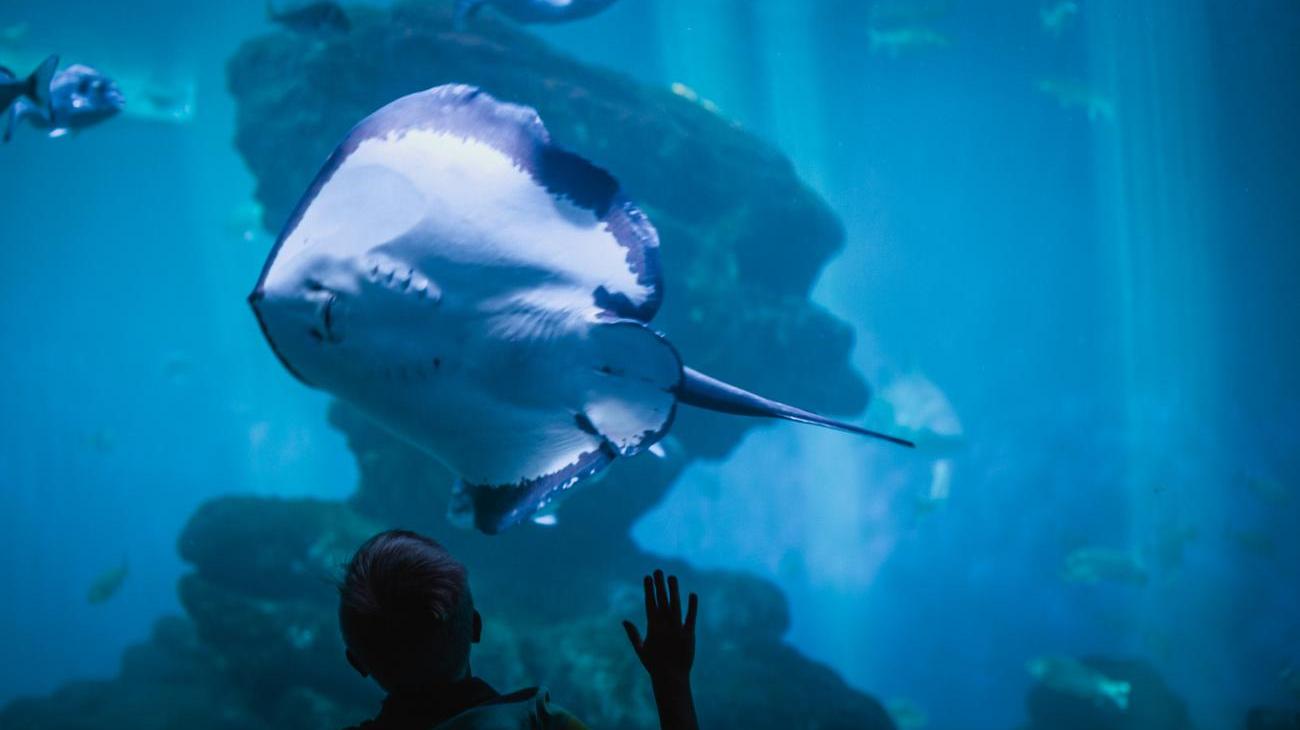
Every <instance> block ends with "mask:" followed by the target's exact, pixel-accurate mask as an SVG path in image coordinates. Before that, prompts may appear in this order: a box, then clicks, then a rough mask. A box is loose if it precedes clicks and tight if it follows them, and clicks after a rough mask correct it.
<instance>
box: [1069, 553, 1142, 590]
mask: <svg viewBox="0 0 1300 730" xmlns="http://www.w3.org/2000/svg"><path fill="white" fill-rule="evenodd" d="M1064 578H1065V580H1066V581H1067V582H1069V583H1083V584H1088V585H1092V584H1096V583H1101V582H1103V581H1105V582H1109V583H1128V584H1131V585H1145V584H1146V582H1147V571H1146V568H1144V567H1142V564H1141V563H1139V562H1138V560H1137V558H1136V557H1134V556H1133V554H1132V553H1130V552H1128V551H1126V550H1117V549H1115V548H1106V547H1082V548H1078V549H1077V550H1074V551H1071V552H1070V554H1069V555H1067V556H1066V557H1065V568H1064Z"/></svg>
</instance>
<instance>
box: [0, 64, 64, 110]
mask: <svg viewBox="0 0 1300 730" xmlns="http://www.w3.org/2000/svg"><path fill="white" fill-rule="evenodd" d="M58 67H59V57H58V56H50V57H49V58H47V59H45V60H44V61H42V62H41V65H40V66H37V67H36V70H35V71H32V72H31V74H30V75H28V76H27V78H25V79H19V78H18V77H17V76H16V75H15V74H14V73H13V72H12V71H10V70H9V69H7V68H5V67H4V66H0V114H3V113H4V112H5V111H7V110H8V109H9V105H10V104H13V103H14V102H15V101H18V99H19V98H20V97H24V96H25V97H27V98H28V99H30V100H31V101H32V102H33V103H34V104H36V105H37V106H39V107H41V108H42V109H49V107H50V82H51V81H53V80H54V71H55V70H56V69H58Z"/></svg>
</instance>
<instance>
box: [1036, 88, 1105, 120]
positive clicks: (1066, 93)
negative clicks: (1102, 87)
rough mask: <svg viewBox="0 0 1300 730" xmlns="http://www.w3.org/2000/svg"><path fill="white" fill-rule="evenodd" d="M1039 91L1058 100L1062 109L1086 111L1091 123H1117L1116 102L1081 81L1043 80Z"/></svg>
mask: <svg viewBox="0 0 1300 730" xmlns="http://www.w3.org/2000/svg"><path fill="white" fill-rule="evenodd" d="M1038 90H1039V91H1041V92H1043V93H1044V94H1047V95H1048V96H1050V97H1052V98H1053V99H1056V101H1057V103H1058V104H1060V105H1061V108H1062V109H1082V110H1084V111H1085V112H1087V113H1088V121H1090V122H1095V121H1097V120H1098V119H1100V120H1102V121H1105V122H1114V121H1115V102H1114V101H1113V100H1112V99H1111V98H1110V97H1108V96H1105V95H1103V94H1102V93H1100V92H1098V91H1096V90H1095V89H1092V88H1090V87H1089V86H1088V85H1087V84H1084V83H1082V82H1080V81H1072V80H1069V79H1043V80H1042V81H1039V82H1038Z"/></svg>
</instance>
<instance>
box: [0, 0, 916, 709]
mask: <svg viewBox="0 0 1300 730" xmlns="http://www.w3.org/2000/svg"><path fill="white" fill-rule="evenodd" d="M450 6H451V3H450V2H430V1H427V0H422V1H421V2H412V3H406V4H402V3H399V4H397V5H395V6H394V7H393V8H392V9H391V10H379V9H372V8H360V7H358V8H353V9H350V10H349V12H350V14H351V16H352V19H353V28H352V30H351V32H349V33H347V34H342V35H337V36H329V37H315V36H310V35H300V34H294V33H291V32H287V31H283V32H275V33H270V34H267V35H264V36H261V37H257V38H254V39H251V40H249V41H247V42H246V43H245V44H244V45H243V46H242V47H241V48H240V49H239V50H238V52H237V53H236V54H235V56H234V57H233V58H232V59H231V61H230V63H229V68H228V77H229V85H230V90H231V92H232V93H233V94H234V96H235V97H236V99H237V101H238V133H237V137H236V146H237V148H238V150H239V152H240V153H241V154H242V155H243V158H244V160H245V161H246V163H247V165H248V167H249V168H250V169H251V170H252V172H253V173H254V175H255V176H256V178H257V197H258V200H259V202H260V203H261V204H262V206H263V208H264V210H265V220H264V223H265V224H266V226H267V227H268V229H271V230H275V229H277V228H278V226H279V225H280V224H281V222H283V221H284V220H285V219H286V218H287V217H288V215H289V212H290V210H291V208H292V207H293V205H294V204H295V203H296V201H297V198H298V196H299V195H300V194H301V192H302V191H303V190H304V189H305V187H306V186H307V184H308V183H309V182H310V180H311V179H312V178H313V177H314V176H315V174H316V172H317V170H318V169H319V167H320V165H321V163H322V161H323V160H324V159H325V158H326V156H327V155H328V154H329V152H330V151H331V150H332V148H333V146H334V145H335V144H336V143H337V141H338V140H339V139H340V138H341V137H342V136H343V135H344V134H345V133H346V131H347V130H348V129H349V128H350V127H351V126H352V125H353V124H354V123H356V122H357V121H358V120H359V119H361V118H362V117H363V116H365V115H366V114H368V113H369V112H371V111H373V110H374V109H376V108H378V107H379V106H381V105H383V104H384V103H386V102H388V101H390V100H392V99H393V98H396V97H398V96H400V95H403V94H407V93H411V92H414V91H418V90H422V89H425V88H428V87H431V86H434V85H438V84H442V83H448V82H461V83H468V84H474V85H478V86H480V87H482V88H484V89H485V90H487V91H488V92H490V93H492V94H493V95H494V96H497V97H498V98H500V99H503V100H508V101H513V102H518V103H522V104H527V105H529V106H532V107H535V108H536V109H537V110H538V111H539V113H540V114H541V116H542V118H543V119H544V120H545V121H546V124H547V126H548V127H549V129H550V132H551V134H552V136H553V137H554V138H555V139H556V140H557V141H558V142H560V143H561V144H563V145H565V146H566V147H568V148H570V149H573V150H574V151H576V152H578V153H580V154H583V155H585V156H587V157H588V158H590V159H592V160H594V161H595V162H597V163H598V164H600V165H602V166H603V167H605V168H607V169H609V170H610V171H612V172H613V173H614V174H615V175H616V176H617V177H619V178H620V180H621V181H622V183H623V185H624V187H625V189H627V190H628V191H629V192H630V194H631V195H632V197H633V198H634V199H635V200H637V201H638V202H639V203H640V204H641V205H642V207H643V208H644V209H645V210H646V212H647V213H648V215H649V216H650V218H651V219H652V220H653V221H654V223H655V224H656V226H657V227H658V229H659V231H660V235H661V239H662V252H663V259H664V270H665V274H666V279H667V280H666V286H665V288H666V291H667V296H666V299H665V304H664V307H663V309H662V311H661V313H660V316H659V318H658V319H657V320H656V322H655V324H656V326H657V327H659V328H660V329H662V330H664V331H665V332H667V333H668V334H669V335H670V336H671V337H672V338H673V340H674V342H675V343H676V344H677V345H678V347H679V349H680V350H681V351H682V353H683V356H684V357H685V358H686V359H687V360H688V361H689V362H691V363H692V364H694V365H696V366H698V367H700V368H701V369H702V370H705V371H706V372H709V373H711V374H714V375H717V376H719V377H722V378H725V379H727V380H729V381H731V382H735V383H737V384H741V385H743V386H745V387H748V388H752V389H754V390H757V391H760V392H763V393H765V394H768V395H771V396H773V397H777V398H780V399H783V400H787V401H790V402H793V403H798V404H800V405H802V406H806V407H810V408H814V409H820V410H823V411H825V412H828V413H837V412H838V413H852V412H856V411H859V410H861V409H862V408H863V407H864V406H865V404H866V401H867V395H868V391H867V387H866V384H865V383H864V382H863V380H862V379H861V377H860V376H859V375H858V374H857V373H856V372H855V371H854V370H853V369H852V367H851V366H850V364H849V360H848V355H849V351H850V347H851V344H852V336H851V332H850V330H849V328H848V327H847V326H846V325H845V324H844V323H842V322H840V321H838V320H836V319H835V318H834V317H832V316H831V315H830V314H829V313H827V312H826V311H824V310H823V309H821V308H819V307H817V306H816V305H814V304H812V303H810V301H809V299H808V294H809V289H810V287H811V285H812V283H813V280H814V277H815V275H816V274H817V272H818V271H819V270H820V269H821V267H823V266H824V265H825V264H826V262H827V260H828V259H829V257H830V256H831V255H832V254H833V253H834V252H835V251H836V250H837V249H838V248H839V247H840V246H841V244H842V237H843V233H842V230H841V228H840V224H839V223H838V221H837V219H836V218H835V216H834V214H833V213H832V212H831V211H830V210H829V209H828V208H827V206H826V205H825V203H824V202H823V201H822V200H821V199H820V198H818V197H817V196H816V195H815V194H814V193H813V192H812V191H810V190H809V189H808V188H807V187H806V186H805V185H804V184H802V183H801V182H800V181H799V179H798V178H797V177H796V175H795V174H794V172H793V169H792V167H791V165H790V164H789V162H788V161H787V160H786V159H785V158H784V157H782V156H781V155H780V154H779V153H778V152H777V151H776V150H774V149H773V148H771V147H770V146H768V145H767V144H765V143H764V142H763V141H761V140H759V139H757V138H756V137H754V136H753V135H750V134H748V133H746V132H745V131H743V130H741V129H740V128H738V127H737V126H736V125H735V124H733V123H731V122H729V121H728V120H726V119H723V118H720V117H718V116H717V115H715V114H714V113H712V112H711V111H709V110H708V109H705V108H703V107H701V106H700V105H698V104H696V103H695V102H693V101H691V100H688V99H685V98H682V97H680V96H677V95H675V94H673V93H671V92H670V91H669V90H667V89H659V88H651V87H647V86H644V85H641V84H638V83H636V82H634V81H632V80H630V79H628V78H625V77H623V76H620V75H618V74H614V73H611V72H608V71H604V70H600V69H594V68H591V67H590V66H587V65H583V64H581V63H579V62H577V61H575V60H572V59H570V58H568V57H566V56H564V55H562V54H560V53H558V52H556V51H554V50H552V49H551V48H549V47H548V46H546V45H545V44H543V43H542V42H540V41H538V40H537V39H536V38H535V37H533V36H531V35H529V34H528V33H526V32H524V31H522V30H520V29H519V28H517V27H515V26H513V25H510V24H508V23H506V22H504V21H502V20H499V19H497V18H495V17H493V16H492V15H491V14H484V16H483V17H481V18H480V19H478V20H477V21H476V22H475V23H474V24H473V26H472V27H471V28H470V29H469V30H468V31H467V32H464V33H458V32H455V31H454V30H453V29H452V25H451V9H450ZM250 326H252V325H251V318H250ZM286 378H287V376H286ZM330 419H331V423H332V424H333V425H334V426H335V427H336V428H338V429H339V430H340V431H341V432H342V433H343V434H345V436H346V438H347V441H348V445H349V448H350V449H351V451H352V452H353V454H354V455H355V457H356V461H357V465H358V470H359V473H360V480H359V484H358V487H357V491H356V493H355V495H354V496H353V497H352V498H351V499H350V500H349V501H347V502H345V503H343V502H328V501H319V500H308V499H301V500H291V501H290V500H276V499H268V498H260V497H257V498H255V497H226V498H222V499H217V500H215V501H212V502H209V503H208V504H205V505H203V506H202V507H201V508H200V509H199V510H198V511H197V512H196V513H195V514H194V515H193V517H192V518H191V519H190V521H189V523H188V525H187V526H186V527H185V529H184V531H183V533H182V535H181V537H180V541H179V548H180V552H181V555H182V557H183V558H184V559H185V560H186V561H187V563H188V564H189V565H190V566H191V567H192V571H191V572H190V573H189V574H187V575H185V576H184V577H183V578H182V579H181V581H180V585H179V594H180V598H181V602H182V605H183V606H184V608H185V611H186V614H187V617H186V618H185V619H180V618H175V619H166V620H164V621H162V622H161V623H159V625H158V630H157V632H156V633H155V636H154V637H153V639H152V640H151V641H149V642H147V643H146V644H144V645H143V646H140V647H137V648H135V649H132V650H131V651H130V652H129V653H128V654H127V656H126V657H125V659H124V663H123V671H122V674H121V676H119V677H118V678H117V679H115V680H112V681H109V682H102V683H93V684H78V685H73V686H69V687H67V688H65V689H63V690H60V691H59V692H58V693H56V694H55V695H53V696H52V697H50V698H45V699H40V700H24V701H21V702H18V703H14V704H12V705H11V706H10V707H9V708H7V709H6V710H4V712H3V714H0V725H3V726H4V727H24V728H26V727H30V728H64V727H67V728H71V727H77V728H98V727H104V728H109V727H126V726H145V727H153V726H157V727H160V728H161V727H187V728H197V729H202V728H217V727H221V728H225V727H245V728H261V727H268V728H269V727H276V728H284V727H290V728H296V727H302V728H308V727H311V728H321V727H331V726H341V725H344V724H348V723H352V722H356V721H357V720H360V719H362V718H364V717H366V716H368V715H370V714H373V712H374V711H375V709H376V707H377V703H378V699H379V698H378V695H377V693H376V690H375V689H374V688H373V687H372V686H370V685H369V684H368V683H367V682H365V681H363V680H362V679H361V678H360V677H358V676H356V675H355V674H354V673H352V672H351V670H350V669H349V668H348V667H347V665H346V663H345V662H344V661H343V660H342V656H343V650H342V646H341V643H340V640H339V636H338V631H337V627H336V625H335V602H336V593H335V589H334V583H333V581H334V580H335V579H336V577H337V570H338V566H339V565H340V564H341V563H342V562H343V561H344V559H345V558H346V557H347V555H348V554H349V552H350V551H351V550H353V549H355V547H356V546H357V545H358V544H359V543H360V542H362V541H363V540H364V539H365V538H367V537H369V536H370V535H371V534H373V533H374V532H376V531H378V530H380V529H384V528H388V527H406V528H411V529H416V530H419V531H422V532H425V533H428V534H431V535H432V536H434V537H436V538H437V539H438V540H440V541H442V542H443V543H444V544H446V545H447V546H448V547H449V548H450V549H451V550H452V551H453V552H454V553H456V554H457V555H458V556H460V557H461V558H462V559H463V560H464V561H465V562H466V563H467V564H468V565H469V567H470V571H471V580H472V582H473V585H474V589H475V596H476V601H477V603H478V606H479V608H480V610H481V611H482V612H483V614H484V616H485V620H486V631H485V637H484V643H483V644H482V645H481V646H480V647H479V648H478V649H477V650H476V653H475V658H474V664H475V670H476V672H477V673H479V674H481V675H482V676H484V677H485V678H486V679H488V680H489V681H490V682H492V683H494V684H496V685H497V686H498V687H500V688H502V689H513V688H517V687H519V686H526V685H530V684H544V685H546V686H548V687H549V688H550V689H551V690H552V693H553V696H554V697H555V698H556V699H557V701H558V702H560V703H561V704H563V705H565V706H566V707H568V708H570V709H571V710H573V711H574V712H575V713H576V714H577V715H578V716H580V717H582V718H584V719H585V720H586V721H587V722H588V723H589V724H590V726H591V727H593V728H651V727H655V726H656V722H655V718H654V708H653V704H652V700H651V696H650V691H649V686H648V683H647V682H646V680H645V677H644V673H643V671H642V669H641V668H640V666H639V665H638V664H637V662H636V659H635V657H634V655H633V653H632V652H631V651H629V650H628V647H627V646H626V638H625V637H624V636H623V633H622V629H621V627H620V625H619V622H620V620H621V619H623V618H625V617H628V618H635V617H637V614H638V611H639V610H640V598H639V591H640V583H639V579H640V576H641V574H642V573H643V572H645V571H647V570H648V569H650V568H651V567H654V566H662V567H664V568H666V569H669V570H672V571H675V572H677V573H678V574H680V575H681V576H682V580H683V583H684V584H685V585H687V586H688V587H690V588H692V589H695V590H698V591H699V592H700V593H701V594H702V601H703V605H702V610H701V619H700V620H701V626H700V648H699V657H698V662H697V667H698V669H697V672H698V677H699V680H698V684H699V696H700V697H699V710H700V714H701V720H702V722H703V723H704V725H705V726H706V727H715V728H722V727H747V728H768V727H771V728H792V727H793V728H797V727H806V728H823V729H831V728H867V729H870V728H890V727H893V724H892V722H891V721H890V719H889V718H888V716H887V714H886V713H885V711H884V710H883V708H882V707H881V705H880V704H879V703H878V702H876V701H875V700H874V699H872V698H870V697H868V696H866V695H864V694H862V693H860V692H857V691H855V690H853V689H852V688H850V687H848V686H847V685H845V683H844V682H843V681H842V680H841V679H840V678H839V677H838V676H837V675H835V674H834V673H833V672H832V671H830V670H829V669H828V668H826V667H824V666H821V665H819V664H817V663H815V662H812V661H810V660H808V659H807V658H805V657H803V656H801V655H800V654H799V653H798V652H796V651H795V650H794V649H792V648H791V647H789V646H788V645H786V644H785V643H784V642H783V640H782V636H783V634H784V633H785V631H786V628H787V624H788V614H787V607H786V602H785V599H784V597H783V596H782V594H781V593H780V592H779V591H778V590H777V589H776V588H775V587H774V586H772V585H770V584H768V583H766V582H763V581H761V580H758V579H756V578H752V577H748V576H745V575H740V574H734V573H722V572H701V571H696V570H694V569H692V568H691V567H690V566H688V565H685V564H682V563H678V562H675V561H672V560H666V559H662V558H658V557H655V556H651V555H647V554H645V553H643V552H642V551H641V550H640V549H639V548H638V547H637V546H636V545H635V543H633V542H632V540H631V539H630V537H629V528H630V527H631V525H632V523H633V522H634V521H635V520H636V519H637V517H638V516H639V515H641V514H642V513H644V512H645V511H646V510H647V509H649V508H650V507H651V506H652V505H654V504H655V503H656V502H657V501H658V500H660V499H661V498H662V497H663V495H664V493H665V492H666V491H667V490H668V488H669V487H670V485H671V484H672V483H673V481H674V479H675V478H676V477H677V476H678V475H679V474H680V473H681V472H682V470H683V469H684V468H685V467H686V466H687V464H689V463H690V462H691V461H692V460H694V459H700V458H717V457H720V456H723V455H725V454H726V453H727V452H728V451H729V450H731V449H732V448H733V447H734V446H735V445H736V444H737V443H738V442H739V441H740V439H741V437H742V436H743V434H744V431H745V430H746V429H747V428H751V427H752V426H753V425H754V423H753V422H750V421H747V420H745V419H737V418H722V417H717V416H714V415H711V414H708V413H703V412H683V413H681V414H680V416H679V418H678V421H677V423H676V425H675V427H674V433H675V438H673V439H672V440H671V441H670V442H669V443H667V445H666V446H667V449H666V452H667V453H666V456H665V457H664V458H661V459H657V458H653V457H650V456H642V457H638V458H635V459H631V460H626V461H621V462H619V463H617V464H615V466H614V467H613V468H612V469H611V470H610V473H609V474H608V476H607V477H606V478H605V479H603V480H602V481H601V482H600V483H599V484H597V485H593V486H590V487H588V488H586V489H584V490H582V491H580V492H579V493H578V494H576V495H575V496H574V497H573V498H572V499H570V500H569V501H568V502H566V504H565V505H564V508H563V509H562V510H561V512H560V514H559V524H558V525H555V526H553V527H539V526H534V525H525V526H522V527H519V528H515V529H513V530H510V531H508V532H506V533H505V534H502V535H498V536H494V537H487V536H484V535H481V534H478V533H475V532H461V531H456V530H453V529H452V528H451V527H450V526H449V525H448V523H447V522H446V520H445V518H444V517H443V514H444V512H445V509H446V500H447V496H448V492H449V488H450V484H451V477H450V475H449V474H448V473H447V472H446V471H445V470H444V469H443V468H442V467H441V466H439V465H438V464H437V463H436V462H434V461H432V460H430V459H429V458H428V457H426V456H425V455H424V454H422V453H420V452H418V451H417V450H415V449H414V448H412V447H410V446H408V445H406V444H404V443H402V442H399V441H397V440H396V439H394V438H393V437H391V436H390V435H389V434H387V433H386V432H384V431H382V430H380V429H379V428H377V427H376V426H374V425H373V424H371V423H370V422H368V421H367V420H365V419H364V418H362V417H361V416H360V415H358V414H357V413H356V412H354V411H352V410H351V409H349V408H348V407H347V406H345V405H342V404H335V405H334V407H333V408H332V410H331V413H330ZM146 697H152V698H153V703H154V704H153V705H151V706H149V707H144V706H141V705H142V704H143V703H144V702H145V699H144V698H146ZM159 704H161V705H162V707H163V709H159ZM100 718H102V720H101V719H100Z"/></svg>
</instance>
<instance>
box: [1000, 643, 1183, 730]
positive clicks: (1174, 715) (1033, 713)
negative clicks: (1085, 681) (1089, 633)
mask: <svg viewBox="0 0 1300 730" xmlns="http://www.w3.org/2000/svg"><path fill="white" fill-rule="evenodd" d="M1080 661H1081V662H1082V663H1083V664H1084V665H1086V666H1088V667H1089V668H1091V669H1094V670H1096V671H1098V672H1100V673H1101V674H1102V675H1104V676H1105V677H1107V678H1109V679H1113V680H1119V681H1122V682H1128V684H1129V687H1130V690H1129V695H1128V697H1129V705H1128V709H1127V710H1126V711H1124V712H1120V711H1119V709H1118V708H1116V707H1115V706H1114V705H1113V704H1112V703H1109V702H1097V701H1095V700H1094V698H1090V697H1078V696H1075V695H1071V694H1067V693H1065V692H1062V691H1060V690H1056V689H1052V688H1050V687H1047V686H1044V685H1042V684H1038V685H1035V686H1034V687H1033V688H1031V689H1030V690H1029V695H1028V696H1027V697H1026V699H1025V704H1026V707H1027V708H1028V714H1029V723H1028V724H1027V725H1026V726H1025V730H1049V728H1050V730H1139V728H1140V729H1141V730H1192V728H1193V727H1194V726H1193V725H1192V720H1191V716H1190V715H1189V714H1188V712H1187V704H1186V703H1185V702H1183V700H1182V699H1181V698H1180V697H1178V695H1176V694H1174V692H1173V690H1171V689H1170V688H1169V686H1168V685H1167V684H1165V681H1164V679H1162V678H1161V677H1160V674H1159V673H1158V672H1156V670H1155V667H1152V666H1151V665H1150V664H1148V663H1147V662H1144V661H1141V660H1133V659H1111V658H1106V657H1087V658H1084V659H1081V660H1080Z"/></svg>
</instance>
